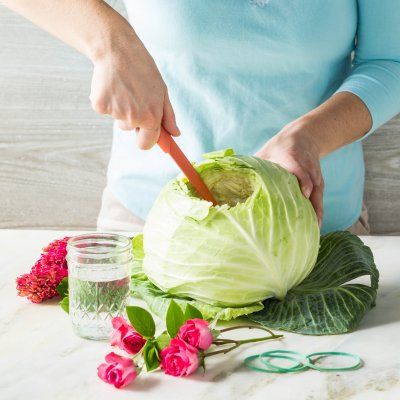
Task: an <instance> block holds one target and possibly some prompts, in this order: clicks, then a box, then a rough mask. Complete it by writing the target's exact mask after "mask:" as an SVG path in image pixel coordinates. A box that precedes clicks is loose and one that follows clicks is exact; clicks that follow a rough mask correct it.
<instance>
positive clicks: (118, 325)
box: [110, 317, 146, 354]
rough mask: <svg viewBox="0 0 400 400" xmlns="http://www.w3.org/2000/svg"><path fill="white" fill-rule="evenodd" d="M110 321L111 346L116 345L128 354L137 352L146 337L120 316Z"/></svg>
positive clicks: (144, 342)
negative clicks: (111, 330) (112, 329)
mask: <svg viewBox="0 0 400 400" xmlns="http://www.w3.org/2000/svg"><path fill="white" fill-rule="evenodd" d="M111 323H112V326H113V328H114V331H113V332H112V333H111V339H110V341H111V346H118V347H119V348H120V349H121V350H124V351H126V352H127V353H129V354H137V353H138V352H139V351H140V350H141V349H142V347H143V346H144V345H145V344H146V339H144V337H143V336H142V335H141V334H140V333H138V332H136V331H135V329H134V328H133V326H131V325H129V324H128V322H127V321H125V320H124V319H123V318H122V317H115V318H113V319H112V321H111Z"/></svg>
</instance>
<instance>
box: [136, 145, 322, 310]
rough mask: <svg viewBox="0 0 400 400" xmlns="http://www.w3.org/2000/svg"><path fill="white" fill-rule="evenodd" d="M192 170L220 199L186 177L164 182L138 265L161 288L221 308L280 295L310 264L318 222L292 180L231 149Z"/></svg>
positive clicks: (302, 276) (301, 277) (299, 279)
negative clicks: (209, 197) (210, 198)
mask: <svg viewBox="0 0 400 400" xmlns="http://www.w3.org/2000/svg"><path fill="white" fill-rule="evenodd" d="M205 158H207V159H206V160H205V161H204V162H202V163H200V164H199V165H197V166H196V169H197V171H198V172H199V173H200V175H201V176H202V178H203V179H204V181H205V183H206V184H207V186H208V187H209V188H210V190H211V191H212V192H213V194H214V196H215V198H216V199H217V201H218V203H219V205H218V206H215V207H213V206H212V204H211V203H209V202H207V201H204V200H202V199H200V198H199V197H198V196H197V193H196V192H195V190H194V189H193V187H192V186H191V185H190V183H189V182H188V181H187V179H186V178H185V177H183V176H179V177H177V178H176V179H174V180H172V181H171V182H169V184H167V186H166V187H165V188H164V189H163V190H162V192H161V193H160V195H159V197H158V199H157V200H156V202H155V204H154V206H153V208H152V210H151V211H150V213H149V215H148V218H147V221H146V224H145V227H144V243H143V245H144V253H145V256H144V260H143V270H144V273H145V274H146V276H147V277H148V279H149V280H150V281H151V282H153V283H154V284H155V285H156V286H157V287H158V288H160V289H161V290H162V291H163V292H165V293H167V294H170V295H174V296H178V297H183V298H185V297H186V298H190V299H194V300H198V301H201V302H203V303H206V304H210V305H213V306H219V307H242V306H247V305H252V304H255V303H258V302H260V301H263V300H265V299H267V298H271V297H274V298H277V299H283V298H284V297H285V296H286V293H287V292H288V291H289V290H290V289H291V288H292V287H294V286H296V285H298V284H299V283H300V282H302V281H303V280H304V279H305V278H306V276H307V275H308V274H309V273H310V272H311V270H312V269H313V267H314V264H315V261H316V258H317V255H318V249H319V229H318V223H317V218H316V215H315V212H314V210H313V208H312V205H311V203H310V202H309V200H308V199H306V198H305V197H304V196H303V195H302V193H301V191H300V188H299V185H298V182H297V179H296V177H295V176H294V175H292V174H290V173H289V172H287V171H286V170H284V169H283V168H281V167H279V166H278V165H276V164H273V163H271V162H268V161H264V160H261V159H259V158H256V157H250V156H236V155H234V154H233V151H232V150H228V151H223V152H214V153H210V154H208V155H205Z"/></svg>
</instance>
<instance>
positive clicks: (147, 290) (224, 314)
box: [132, 235, 264, 321]
mask: <svg viewBox="0 0 400 400" xmlns="http://www.w3.org/2000/svg"><path fill="white" fill-rule="evenodd" d="M132 243H133V254H134V269H133V274H132V291H133V295H135V296H137V297H140V298H141V299H142V300H144V301H145V302H146V303H147V305H148V306H149V308H150V310H151V311H152V312H153V313H154V314H156V315H158V316H159V317H160V318H162V319H164V318H165V315H166V313H167V310H168V307H169V303H170V301H171V300H174V301H175V302H176V303H177V304H179V305H180V306H181V307H182V310H185V308H186V304H187V303H190V304H191V305H193V306H194V307H196V308H197V309H198V310H199V311H200V312H201V313H202V315H203V317H204V318H205V319H214V318H215V319H218V320H221V321H229V320H231V319H235V318H238V317H240V316H243V315H248V314H251V313H253V312H256V311H260V310H262V308H263V307H264V306H263V304H262V303H261V302H258V303H256V304H252V305H249V306H246V307H236V308H234V307H224V308H223V307H217V306H211V305H209V304H205V303H203V302H201V301H196V300H192V299H189V298H187V299H185V298H181V297H177V296H174V295H171V294H168V293H165V292H163V291H162V290H160V289H159V288H158V287H157V286H155V285H154V284H153V283H151V282H150V281H149V280H148V279H147V277H146V275H145V274H144V272H143V269H142V261H143V255H144V253H143V235H137V236H135V238H134V239H133V241H132Z"/></svg>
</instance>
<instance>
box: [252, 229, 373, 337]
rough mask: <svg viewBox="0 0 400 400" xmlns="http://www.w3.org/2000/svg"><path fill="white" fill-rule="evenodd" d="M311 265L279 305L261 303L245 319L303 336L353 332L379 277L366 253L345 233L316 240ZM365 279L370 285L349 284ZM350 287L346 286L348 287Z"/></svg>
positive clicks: (269, 301) (368, 305) (368, 251)
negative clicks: (316, 245)
mask: <svg viewBox="0 0 400 400" xmlns="http://www.w3.org/2000/svg"><path fill="white" fill-rule="evenodd" d="M320 243H321V247H320V250H319V254H318V258H317V263H316V265H315V267H314V269H313V271H312V272H311V274H310V275H308V277H307V278H306V279H305V280H304V281H303V282H302V283H300V284H299V285H298V286H296V287H295V288H293V289H291V290H290V291H289V292H288V294H287V295H286V297H285V298H284V299H283V300H282V301H280V300H277V299H267V300H265V301H264V309H263V310H262V311H260V312H257V313H254V314H252V315H250V316H249V318H250V319H251V320H252V321H255V322H258V323H260V324H262V325H264V326H267V327H268V328H273V329H281V330H286V331H291V332H297V333H302V334H305V335H328V334H339V333H346V332H350V331H353V330H354V329H355V328H357V326H358V325H359V323H360V321H361V319H362V318H363V317H364V315H365V313H366V312H367V311H368V310H370V309H371V308H372V307H373V306H374V305H375V300H376V294H377V289H378V281H379V272H378V269H377V268H376V266H375V263H374V258H373V255H372V252H371V249H370V248H369V247H368V246H365V245H364V243H363V242H362V241H361V239H360V238H358V237H357V236H355V235H352V234H351V233H349V232H333V233H329V234H327V235H324V236H322V237H321V241H320ZM361 276H369V277H370V282H371V283H370V285H365V284H361V283H352V282H350V281H353V280H354V279H356V278H359V277H361ZM349 282H350V283H349Z"/></svg>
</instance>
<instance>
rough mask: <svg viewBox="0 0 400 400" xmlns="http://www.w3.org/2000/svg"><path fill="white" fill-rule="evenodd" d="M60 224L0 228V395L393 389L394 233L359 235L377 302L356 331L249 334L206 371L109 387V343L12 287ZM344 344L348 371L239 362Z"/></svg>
mask: <svg viewBox="0 0 400 400" xmlns="http://www.w3.org/2000/svg"><path fill="white" fill-rule="evenodd" d="M65 234H66V232H55V231H22V230H0V300H1V307H0V344H1V347H0V398H1V399H2V400H21V399H28V398H29V399H41V400H47V399H51V400H58V399H73V400H85V399H91V400H93V399H95V400H102V399H107V400H112V399H151V400H158V399H162V400H165V399H174V400H188V399H190V400H200V399H207V400H214V399H224V400H225V399H227V400H234V399H246V400H247V399H249V400H250V399H257V400H258V399H260V400H261V399H262V400H265V399H274V400H293V399H296V400H328V399H332V400H333V399H334V400H342V399H359V400H369V399H374V400H375V399H376V400H384V399H390V400H395V399H400V237H364V238H363V240H364V241H365V242H366V244H367V245H369V246H370V247H371V248H372V250H373V252H374V255H375V260H376V264H377V266H378V268H379V270H380V274H381V280H380V289H379V293H378V299H377V306H376V307H375V308H374V309H373V310H372V311H370V312H369V313H368V314H367V316H366V317H365V319H364V320H363V321H362V324H361V326H360V327H359V329H358V330H357V331H356V332H353V333H350V334H346V335H337V336H321V337H315V336H302V335H296V334H290V333H285V338H284V339H283V340H282V341H279V342H278V341H275V342H269V343H264V344H262V343H260V344H257V345H255V344H252V345H248V346H247V347H245V346H243V348H242V349H241V350H238V351H236V352H233V353H230V354H229V355H227V356H218V357H212V358H211V359H209V360H208V361H209V362H208V364H207V366H208V368H207V371H206V372H205V373H203V372H200V371H198V372H197V373H196V374H195V375H192V376H190V377H188V378H174V377H170V376H165V375H164V374H162V373H160V372H155V373H150V374H145V375H143V376H140V377H139V378H138V379H137V381H135V382H134V383H133V384H132V385H131V386H129V387H128V388H125V389H123V390H116V389H114V388H113V387H112V386H109V385H107V384H105V383H103V382H102V381H100V380H99V379H98V377H97V375H96V367H97V365H98V364H99V363H100V362H102V359H103V357H104V355H105V354H106V353H108V352H109V351H110V347H109V345H108V343H106V342H94V341H88V340H84V339H81V338H79V337H77V336H75V335H74V334H73V332H72V330H71V327H70V321H69V318H68V315H67V314H65V313H64V312H63V311H62V310H61V309H60V308H59V307H58V305H57V301H53V300H52V301H50V302H47V303H45V304H39V305H36V304H31V303H30V302H28V301H27V300H26V298H21V297H17V295H16V291H15V277H16V276H17V275H19V274H21V273H23V272H28V271H29V269H30V267H31V266H32V264H33V263H34V261H35V260H36V259H37V258H38V256H39V254H40V250H41V248H42V247H43V246H44V245H46V244H47V243H48V242H49V241H51V240H52V239H55V238H58V237H62V236H64V235H65ZM278 348H280V349H292V350H297V351H302V352H305V353H311V352H316V351H349V352H353V353H357V354H359V355H360V356H361V357H362V358H363V360H364V361H365V366H364V367H363V368H361V369H360V370H357V371H351V372H341V373H336V372H334V373H332V372H331V373H321V372H317V371H306V372H301V373H297V374H282V375H280V374H264V373H258V372H253V371H250V370H248V369H246V368H245V367H244V366H243V360H244V358H245V357H246V356H248V355H251V354H254V353H258V352H261V351H266V350H271V349H278Z"/></svg>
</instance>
